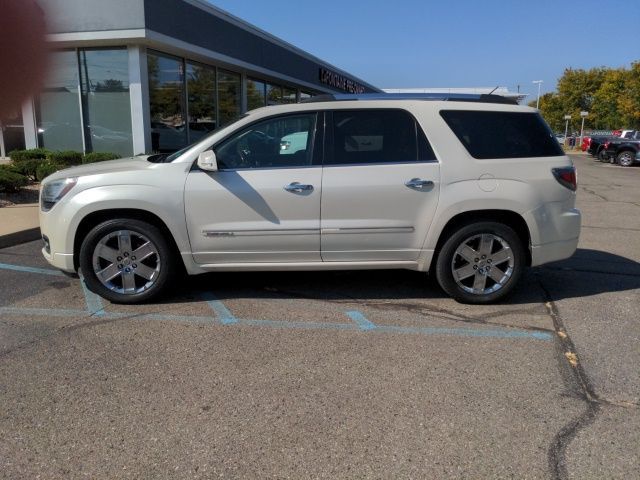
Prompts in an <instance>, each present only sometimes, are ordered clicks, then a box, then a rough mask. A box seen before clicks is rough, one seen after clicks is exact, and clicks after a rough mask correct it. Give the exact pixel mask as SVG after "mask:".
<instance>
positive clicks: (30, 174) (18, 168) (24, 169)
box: [11, 159, 46, 181]
mask: <svg viewBox="0 0 640 480" xmlns="http://www.w3.org/2000/svg"><path fill="white" fill-rule="evenodd" d="M45 161H46V160H43V159H26V160H18V161H15V160H14V161H13V163H12V164H11V169H12V170H13V171H14V172H16V173H19V174H20V175H24V176H25V177H27V179H29V180H32V181H35V180H36V170H37V169H38V165H40V164H41V163H43V162H45Z"/></svg>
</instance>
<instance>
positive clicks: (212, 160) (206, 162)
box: [198, 150, 218, 172]
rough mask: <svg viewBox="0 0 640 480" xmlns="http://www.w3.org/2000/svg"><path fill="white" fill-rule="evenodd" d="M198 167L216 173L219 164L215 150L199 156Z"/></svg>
mask: <svg viewBox="0 0 640 480" xmlns="http://www.w3.org/2000/svg"><path fill="white" fill-rule="evenodd" d="M198 167H200V169H201V170H205V171H207V172H215V171H217V170H218V162H217V161H216V154H215V153H214V152H213V150H207V151H205V152H202V153H201V154H200V155H198Z"/></svg>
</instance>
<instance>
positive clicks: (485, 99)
mask: <svg viewBox="0 0 640 480" xmlns="http://www.w3.org/2000/svg"><path fill="white" fill-rule="evenodd" d="M354 100H432V101H435V100H440V101H449V102H479V103H504V104H508V105H517V104H518V102H516V101H515V100H513V99H511V98H507V97H503V96H501V95H491V94H484V93H481V94H477V93H358V94H347V93H327V94H323V95H316V96H315V97H311V98H307V99H305V100H302V101H301V102H300V103H315V102H347V101H354Z"/></svg>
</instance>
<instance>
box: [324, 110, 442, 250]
mask: <svg viewBox="0 0 640 480" xmlns="http://www.w3.org/2000/svg"><path fill="white" fill-rule="evenodd" d="M327 117H328V122H327V128H326V136H325V138H326V148H325V152H326V153H325V157H324V165H325V167H324V171H323V176H322V205H321V222H320V227H321V251H322V259H323V261H326V262H335V261H412V260H417V258H418V255H419V253H420V249H421V247H422V244H423V242H424V239H425V238H426V234H427V231H428V229H429V225H430V224H431V220H432V218H433V215H434V214H435V210H436V207H437V204H438V195H439V191H440V165H439V164H438V162H437V161H436V158H435V155H434V153H433V150H432V149H431V147H430V145H429V143H428V140H427V138H426V137H425V135H424V132H422V130H421V129H420V127H419V126H418V124H417V123H416V121H415V119H414V117H413V116H412V115H411V114H410V113H409V112H407V111H406V110H402V109H365V108H363V109H357V110H346V109H345V110H335V111H333V112H330V113H329V114H328V115H327Z"/></svg>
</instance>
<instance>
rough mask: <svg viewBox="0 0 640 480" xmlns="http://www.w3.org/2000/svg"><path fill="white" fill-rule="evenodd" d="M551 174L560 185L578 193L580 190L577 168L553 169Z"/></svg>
mask: <svg viewBox="0 0 640 480" xmlns="http://www.w3.org/2000/svg"><path fill="white" fill-rule="evenodd" d="M551 172H552V173H553V176H554V177H555V178H556V180H557V181H558V183H559V184H560V185H562V186H563V187H567V188H568V189H569V190H572V191H574V192H575V191H576V189H577V188H578V178H577V176H576V167H561V168H552V169H551Z"/></svg>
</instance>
